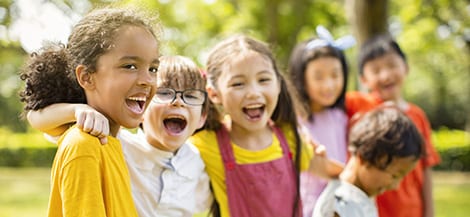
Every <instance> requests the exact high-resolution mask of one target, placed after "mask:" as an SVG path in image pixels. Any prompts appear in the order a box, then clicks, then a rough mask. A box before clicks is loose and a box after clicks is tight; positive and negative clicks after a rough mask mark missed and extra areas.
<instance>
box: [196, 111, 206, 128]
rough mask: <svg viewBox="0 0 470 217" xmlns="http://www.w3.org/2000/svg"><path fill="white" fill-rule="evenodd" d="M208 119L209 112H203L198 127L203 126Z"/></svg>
mask: <svg viewBox="0 0 470 217" xmlns="http://www.w3.org/2000/svg"><path fill="white" fill-rule="evenodd" d="M206 120H207V112H205V113H202V115H201V119H199V123H198V126H197V129H199V128H201V127H203V126H204V123H206Z"/></svg>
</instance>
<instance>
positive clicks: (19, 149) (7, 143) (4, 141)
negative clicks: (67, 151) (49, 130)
mask: <svg viewBox="0 0 470 217" xmlns="http://www.w3.org/2000/svg"><path fill="white" fill-rule="evenodd" d="M56 150H57V146H56V145H55V144H53V143H51V142H48V141H47V140H46V139H45V138H44V137H43V135H42V134H41V133H39V132H37V131H33V132H28V133H13V132H11V131H10V130H9V129H7V128H0V166H9V167H50V166H51V165H52V160H53V159H54V156H55V153H56Z"/></svg>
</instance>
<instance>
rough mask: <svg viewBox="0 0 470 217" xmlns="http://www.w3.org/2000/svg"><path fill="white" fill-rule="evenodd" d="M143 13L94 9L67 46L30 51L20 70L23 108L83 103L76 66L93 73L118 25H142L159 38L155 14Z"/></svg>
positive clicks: (75, 27)
mask: <svg viewBox="0 0 470 217" xmlns="http://www.w3.org/2000/svg"><path fill="white" fill-rule="evenodd" d="M137 11H139V12H137ZM142 12H143V11H142V10H141V9H140V10H137V9H132V8H101V9H96V10H94V11H92V12H90V13H89V14H87V15H86V16H85V17H83V19H82V20H81V21H80V22H79V23H78V24H76V25H75V26H74V27H73V29H72V33H71V35H70V36H69V38H68V43H67V44H66V45H63V44H60V43H50V44H47V45H45V46H44V47H43V48H42V49H40V50H39V51H38V52H35V53H33V54H31V56H30V59H29V60H28V61H27V63H26V64H25V66H24V67H23V69H22V71H21V72H20V78H21V80H23V81H24V82H25V88H24V90H22V91H21V92H20V100H21V102H24V103H25V105H24V110H25V111H28V110H38V109H42V108H44V107H46V106H48V105H51V104H54V103H61V102H62V103H86V97H85V93H84V91H83V89H82V88H81V87H80V86H79V85H78V82H77V79H76V77H75V68H76V67H77V66H78V65H84V66H85V67H86V70H87V72H88V73H94V72H95V71H96V63H97V60H98V58H99V57H101V56H102V55H104V54H105V53H106V52H108V51H109V50H110V49H111V48H112V47H113V46H114V40H115V37H116V32H117V31H118V30H119V29H120V28H121V27H123V26H138V27H142V28H145V29H147V30H148V31H149V32H150V33H151V34H152V35H153V36H154V37H155V39H156V40H157V41H158V35H157V34H156V33H157V32H160V26H159V23H158V17H157V16H151V15H150V14H144V13H142ZM157 30H158V31H157Z"/></svg>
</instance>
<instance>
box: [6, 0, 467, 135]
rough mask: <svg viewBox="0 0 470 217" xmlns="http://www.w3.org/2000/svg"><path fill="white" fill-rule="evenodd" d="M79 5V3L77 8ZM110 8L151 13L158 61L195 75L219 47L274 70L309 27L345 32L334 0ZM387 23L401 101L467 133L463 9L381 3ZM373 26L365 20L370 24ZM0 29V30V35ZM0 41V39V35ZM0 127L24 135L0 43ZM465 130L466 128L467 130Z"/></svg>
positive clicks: (444, 2) (9, 11)
mask: <svg viewBox="0 0 470 217" xmlns="http://www.w3.org/2000/svg"><path fill="white" fill-rule="evenodd" d="M77 2H81V3H77ZM109 2H110V1H109V0H88V1H70V0H62V1H60V0H57V1H52V3H54V4H55V5H57V7H58V8H60V9H62V10H64V11H67V13H69V12H71V11H73V12H75V13H79V14H84V13H85V12H86V10H88V9H90V8H91V7H96V6H103V5H107V4H109ZM113 2H114V3H115V4H132V5H140V6H142V7H144V8H146V9H148V10H150V11H151V12H155V13H158V14H159V15H158V16H159V18H160V20H161V22H162V24H163V27H164V29H163V30H164V31H163V34H162V37H161V38H162V54H163V55H165V54H181V55H185V56H189V57H191V58H193V59H194V60H195V61H196V62H198V63H199V65H201V66H202V67H203V66H204V63H205V60H206V57H207V53H208V52H209V50H210V49H211V47H213V46H214V45H215V44H216V43H217V42H218V41H219V40H221V39H222V38H225V37H227V36H229V35H232V34H237V33H245V34H247V35H250V36H253V37H256V38H258V39H260V40H263V41H266V42H269V43H270V45H271V46H272V47H273V50H274V51H275V54H276V56H277V57H278V60H279V61H278V63H279V65H280V66H281V69H285V68H286V66H287V59H288V56H289V54H290V52H291V49H292V47H293V46H294V45H295V44H296V43H297V42H299V41H302V40H305V39H307V38H310V37H312V36H315V27H316V26H317V25H320V24H321V25H324V26H326V27H327V28H328V29H329V30H330V31H331V32H332V34H333V35H334V36H335V37H338V36H342V35H345V34H349V33H351V32H352V30H351V29H350V26H349V24H348V21H347V20H346V16H345V10H344V7H345V4H344V2H345V1H341V0H314V1H311V0H296V1H288V0H259V1H252V0H237V1H234V0H187V1H175V0H160V1H157V0H121V1H113ZM388 2H389V4H388V5H389V13H388V14H389V17H390V19H389V23H390V27H393V28H391V29H394V31H393V32H394V33H396V37H397V40H398V42H399V43H400V44H401V46H402V48H403V49H404V51H405V52H406V54H407V55H408V60H409V66H410V73H409V74H408V77H407V79H406V83H405V88H404V94H405V98H406V99H408V100H409V101H412V102H415V103H416V104H418V105H419V106H420V107H422V108H423V110H424V111H425V112H426V113H427V115H428V116H429V119H430V121H431V124H432V126H433V128H434V129H437V128H439V127H441V126H447V127H449V128H455V129H465V128H466V127H469V126H470V95H469V94H468V93H469V92H470V73H468V72H469V71H470V61H468V59H469V56H470V42H469V41H470V39H469V36H468V26H470V17H469V16H470V14H469V13H468V7H469V4H468V2H467V1H464V0H455V1H454V0H452V1H451V0H439V1H422V0H414V1H405V2H404V1H399V0H389V1H388ZM14 3H15V1H11V0H8V1H1V3H0V11H5V13H4V14H5V15H4V17H2V18H1V23H0V30H4V29H5V30H6V31H7V33H8V31H9V27H10V25H11V24H12V23H14V22H15V19H18V17H15V15H16V16H17V15H18V14H19V13H18V11H16V10H18V8H15V7H12V4H14ZM372 19H373V18H372ZM3 27H4V28H3ZM0 33H2V32H1V31H0ZM0 36H1V35H0ZM0 48H1V49H0V71H1V73H0V104H1V105H2V106H1V107H0V113H1V114H2V115H1V116H0V125H1V126H6V127H8V128H10V129H12V130H13V131H21V132H24V131H26V130H27V127H26V124H25V122H24V121H20V120H19V119H18V117H19V115H20V114H21V112H22V105H21V103H20V102H19V99H18V95H17V92H18V90H19V89H20V88H21V85H22V84H21V81H20V80H19V78H18V76H17V75H18V71H19V69H20V67H21V65H22V63H23V61H24V59H25V57H26V55H27V54H26V53H25V51H24V50H23V49H22V47H21V44H20V43H19V42H18V41H8V38H1V37H0ZM357 50H358V48H357V47H355V48H353V49H349V50H348V51H347V52H346V54H347V58H348V60H349V61H348V62H349V63H350V66H351V67H350V69H351V70H350V71H351V76H350V81H349V82H348V83H349V84H350V89H356V88H357V81H356V80H357V77H356V76H355V74H356V73H357V67H355V66H356V65H357V64H356V59H357V58H356V55H357ZM467 129H468V128H467Z"/></svg>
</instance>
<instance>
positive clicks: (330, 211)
mask: <svg viewBox="0 0 470 217" xmlns="http://www.w3.org/2000/svg"><path fill="white" fill-rule="evenodd" d="M339 185H340V181H339V180H331V181H329V182H328V185H327V186H326V187H325V189H324V190H323V191H322V193H321V194H320V196H319V198H318V200H317V203H316V205H315V209H313V217H333V216H334V215H335V212H336V211H335V194H334V192H335V190H336V189H337V188H338V187H339Z"/></svg>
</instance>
